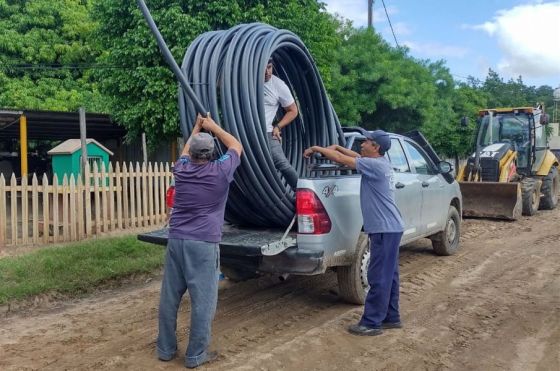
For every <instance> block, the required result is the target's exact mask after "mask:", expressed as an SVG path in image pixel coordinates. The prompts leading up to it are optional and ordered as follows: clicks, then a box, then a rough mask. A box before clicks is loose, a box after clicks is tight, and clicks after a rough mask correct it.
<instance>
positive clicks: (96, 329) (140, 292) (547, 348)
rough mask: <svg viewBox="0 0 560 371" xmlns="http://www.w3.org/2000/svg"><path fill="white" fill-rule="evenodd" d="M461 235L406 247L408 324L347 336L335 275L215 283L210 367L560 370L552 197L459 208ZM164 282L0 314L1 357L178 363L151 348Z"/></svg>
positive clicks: (347, 311) (74, 364) (29, 364)
mask: <svg viewBox="0 0 560 371" xmlns="http://www.w3.org/2000/svg"><path fill="white" fill-rule="evenodd" d="M461 244H462V248H461V250H460V252H458V253H457V255H455V256H452V257H437V256H435V255H434V254H433V253H432V251H431V249H430V248H429V245H428V242H427V241H422V243H417V244H414V245H412V246H407V247H405V248H403V250H402V251H401V257H400V258H401V277H402V278H401V281H402V284H401V298H402V299H401V306H402V317H403V321H404V323H405V328H404V329H402V330H388V331H386V332H385V333H384V334H383V335H382V336H377V337H373V338H362V337H355V336H352V335H349V334H348V333H347V332H346V327H347V326H348V325H349V324H351V323H353V322H355V321H357V320H358V319H359V316H360V313H361V308H360V307H356V306H351V305H347V304H344V303H343V302H341V301H340V300H338V298H337V296H336V291H335V290H336V277H335V275H334V274H332V273H331V274H327V275H326V276H319V277H290V279H288V280H287V281H286V282H283V283H279V282H276V281H274V280H272V279H267V278H261V279H258V280H251V281H247V282H243V283H239V284H230V283H227V282H225V283H224V285H223V287H222V288H221V290H220V299H219V304H218V312H217V315H216V320H215V323H214V331H213V346H214V347H215V348H217V349H218V350H219V351H220V352H221V357H220V359H219V360H218V361H217V362H216V363H213V364H210V365H208V366H206V367H203V368H202V369H206V370H399V369H402V370H408V369H421V370H423V369H425V370H434V369H461V370H464V369H480V370H560V210H555V211H552V212H539V217H533V218H524V219H522V220H520V221H517V222H515V223H510V222H493V221H486V220H485V221H478V220H466V221H465V222H464V224H463V233H462V242H461ZM158 298H159V281H158V280H154V281H151V282H148V283H136V284H134V285H132V286H129V287H126V288H123V289H119V290H114V291H110V292H104V293H101V294H99V295H95V296H94V297H91V298H89V299H87V300H79V301H74V302H69V303H68V302H67V303H64V305H61V306H57V307H55V308H48V309H37V310H35V311H34V312H32V313H25V314H21V313H20V314H15V315H14V314H10V315H7V316H5V317H4V318H2V319H0V369H2V370H32V369H33V370H34V369H41V370H67V369H79V370H90V369H95V370H98V369H112V370H122V369H128V370H154V369H155V370H158V369H162V370H172V369H182V366H183V360H184V359H183V357H182V352H183V351H184V349H185V346H186V345H185V342H186V323H185V322H187V318H188V315H189V313H188V312H189V306H188V302H184V303H183V304H184V305H183V306H182V309H181V313H180V316H181V319H182V321H180V326H179V333H180V337H179V339H180V346H181V356H179V357H178V358H176V359H175V360H173V361H171V362H169V363H163V362H159V361H157V360H156V356H155V350H154V339H155V334H156V326H157V303H158Z"/></svg>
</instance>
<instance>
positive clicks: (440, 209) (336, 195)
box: [138, 129, 462, 304]
mask: <svg viewBox="0 0 560 371" xmlns="http://www.w3.org/2000/svg"><path fill="white" fill-rule="evenodd" d="M345 136H346V142H347V148H351V149H353V150H355V151H356V152H359V148H360V143H361V142H362V141H363V140H364V137H363V136H362V135H361V134H359V133H358V132H355V131H353V130H352V129H348V130H346V132H345ZM391 140H392V146H391V149H390V150H389V151H388V152H387V154H386V156H387V157H388V159H389V160H390V161H391V163H392V165H393V168H394V170H395V177H396V198H397V205H398V207H399V209H400V211H401V214H402V216H403V219H404V223H405V231H404V233H403V237H402V242H401V245H404V244H407V243H410V242H412V241H415V240H417V239H420V238H423V237H428V238H430V239H431V240H432V246H433V248H434V251H435V253H436V254H438V255H451V254H453V253H454V252H455V251H456V250H457V249H458V247H459V235H460V227H461V216H460V215H461V211H462V210H461V208H462V199H461V192H460V190H459V185H458V184H457V182H456V181H455V180H454V179H453V177H452V176H451V174H450V173H451V170H452V168H451V164H450V163H448V162H445V161H440V159H439V158H438V156H437V155H436V153H435V152H434V151H433V149H432V148H431V146H430V145H429V144H428V143H427V141H426V140H425V139H424V137H423V136H422V135H421V134H420V133H419V132H412V133H408V134H407V136H402V135H396V134H391ZM312 166H313V169H312V174H313V175H314V176H313V177H309V178H302V179H300V180H299V182H298V187H297V191H296V218H294V222H295V220H297V230H293V229H294V228H292V226H290V227H289V228H288V229H287V230H286V231H284V230H273V229H247V228H239V227H236V226H233V225H226V226H224V233H223V240H222V242H221V244H220V256H221V267H222V272H223V273H224V274H225V275H226V276H228V277H230V278H231V279H234V280H240V279H244V278H248V277H251V276H254V275H255V274H260V273H271V274H278V275H285V274H301V275H314V274H321V273H324V272H325V271H326V270H327V269H333V270H336V273H337V277H338V282H339V294H340V296H341V297H342V298H343V299H345V300H346V301H348V302H351V303H356V304H362V303H363V302H364V299H365V294H366V292H367V288H368V283H367V266H368V263H369V244H368V236H367V235H366V234H364V233H363V230H362V229H363V228H362V227H363V219H362V214H361V211H360V197H359V192H360V175H359V174H357V173H356V172H355V171H353V170H350V169H348V168H344V167H340V166H337V165H334V164H328V163H325V164H316V165H312ZM332 174H336V175H332ZM138 238H139V239H140V240H142V241H146V242H152V243H157V244H161V245H166V244H167V229H166V228H164V229H162V230H159V231H154V232H149V233H144V234H140V235H139V236H138Z"/></svg>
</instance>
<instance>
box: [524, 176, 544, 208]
mask: <svg viewBox="0 0 560 371" xmlns="http://www.w3.org/2000/svg"><path fill="white" fill-rule="evenodd" d="M541 184H542V182H541V180H540V179H533V178H525V179H523V180H522V181H521V197H522V198H523V215H528V216H531V215H535V213H536V212H537V210H538V209H539V204H540V202H541Z"/></svg>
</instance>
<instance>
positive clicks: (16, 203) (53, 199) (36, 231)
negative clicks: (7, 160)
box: [0, 163, 171, 248]
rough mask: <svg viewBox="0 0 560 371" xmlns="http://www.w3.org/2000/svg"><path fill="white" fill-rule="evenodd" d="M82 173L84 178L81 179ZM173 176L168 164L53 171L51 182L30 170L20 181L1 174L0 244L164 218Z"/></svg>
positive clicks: (45, 240)
mask: <svg viewBox="0 0 560 371" xmlns="http://www.w3.org/2000/svg"><path fill="white" fill-rule="evenodd" d="M82 178H83V179H82ZM170 181H171V171H170V165H169V164H165V165H164V164H162V163H160V164H157V163H156V164H152V163H149V164H148V165H147V166H146V164H143V165H140V164H139V163H136V166H133V164H132V163H130V164H129V165H128V166H127V165H126V164H123V165H122V166H120V165H119V164H118V163H117V164H116V166H115V168H114V169H113V167H112V165H109V169H107V170H106V169H105V166H102V167H101V169H98V168H97V165H96V164H94V167H93V169H89V167H88V168H87V169H86V171H85V172H84V176H83V177H81V176H78V177H77V178H74V175H71V176H70V177H69V178H68V177H67V176H66V175H65V176H64V178H63V180H62V183H61V184H59V181H58V178H57V176H56V175H55V176H54V177H53V179H52V184H49V181H48V178H47V176H46V174H43V177H42V179H41V182H40V183H39V179H38V178H37V175H36V174H33V176H32V178H31V182H29V179H27V178H26V177H23V178H21V181H20V182H18V181H17V179H16V178H15V176H14V175H12V177H11V178H10V180H9V182H7V181H6V179H5V178H4V176H3V175H0V248H1V247H4V246H15V245H40V244H49V243H59V242H68V241H78V240H82V239H86V238H90V237H93V236H99V235H106V234H108V233H111V232H118V231H125V230H134V229H139V228H146V227H151V226H154V227H155V226H161V225H162V224H164V223H165V221H166V219H167V216H166V207H165V192H166V189H167V187H168V185H169V184H170Z"/></svg>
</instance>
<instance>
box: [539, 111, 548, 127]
mask: <svg viewBox="0 0 560 371" xmlns="http://www.w3.org/2000/svg"><path fill="white" fill-rule="evenodd" d="M539 123H540V124H541V125H548V123H549V118H548V114H547V113H543V114H542V115H541V118H540V120H539Z"/></svg>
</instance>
